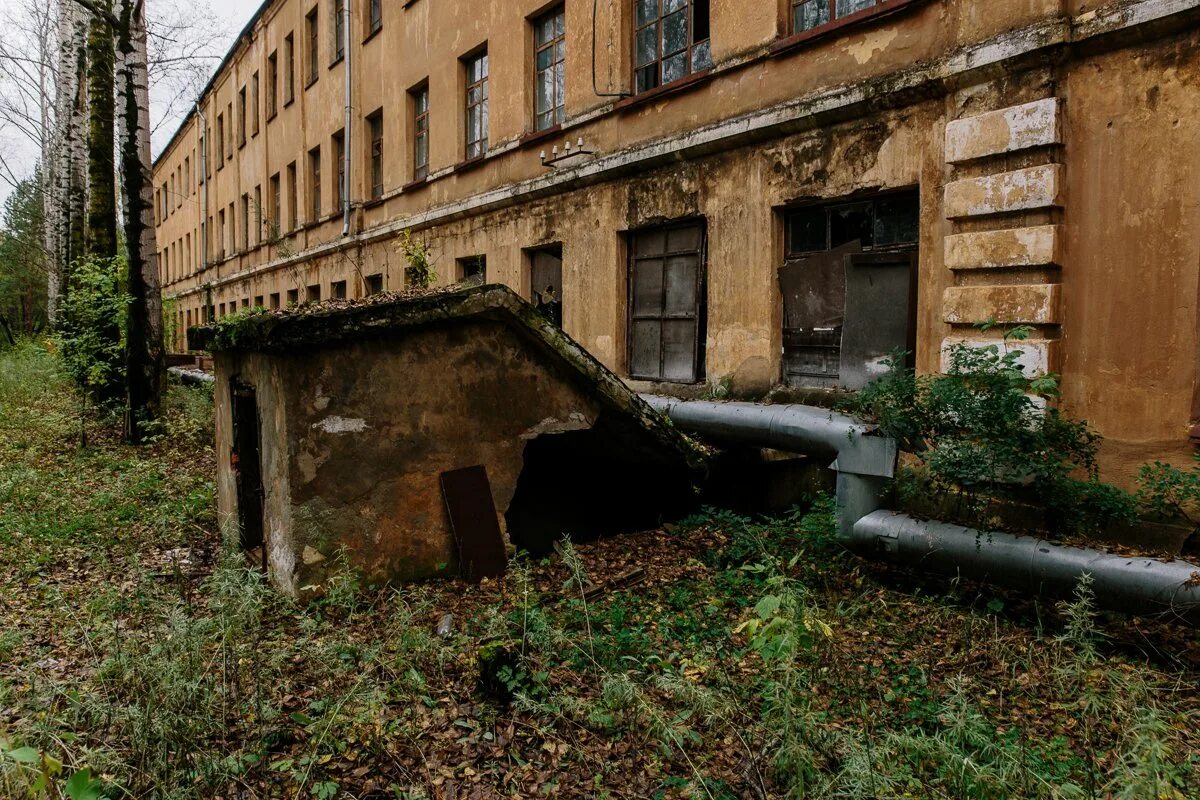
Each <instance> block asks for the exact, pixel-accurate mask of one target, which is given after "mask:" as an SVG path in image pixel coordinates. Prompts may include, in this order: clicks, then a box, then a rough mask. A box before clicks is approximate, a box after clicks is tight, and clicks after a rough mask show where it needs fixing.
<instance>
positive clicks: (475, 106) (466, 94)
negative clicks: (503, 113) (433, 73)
mask: <svg viewBox="0 0 1200 800" xmlns="http://www.w3.org/2000/svg"><path fill="white" fill-rule="evenodd" d="M462 65H463V76H464V78H465V83H464V87H463V94H462V98H463V102H464V115H463V148H464V149H463V158H464V160H466V161H474V160H475V159H477V158H483V157H484V156H485V155H487V150H488V95H489V91H490V90H489V85H488V74H489V67H488V49H487V45H486V44H485V45H484V46H483V47H481V48H478V49H476V50H475V51H473V52H472V53H471V54H470V55H467V56H464V57H463V58H462ZM476 65H479V66H480V72H481V73H482V74H481V75H480V76H479V77H478V78H476V77H475V74H476V70H475V67H476ZM473 90H477V91H478V92H479V95H478V99H477V100H476V101H474V102H472V100H471V92H472V91H473ZM476 113H477V114H478V117H477V124H476V132H477V133H479V134H480V135H479V136H478V137H476V138H475V139H472V138H471V120H472V116H473V115H474V114H476Z"/></svg>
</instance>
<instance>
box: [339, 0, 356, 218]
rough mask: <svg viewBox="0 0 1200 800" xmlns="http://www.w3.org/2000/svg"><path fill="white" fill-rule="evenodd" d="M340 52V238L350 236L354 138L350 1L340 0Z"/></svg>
mask: <svg viewBox="0 0 1200 800" xmlns="http://www.w3.org/2000/svg"><path fill="white" fill-rule="evenodd" d="M342 51H343V53H344V55H343V58H345V64H343V65H342V69H343V72H344V77H345V93H346V101H345V103H344V105H343V109H342V111H343V113H344V115H345V123H344V125H343V126H342V127H343V130H344V131H345V133H343V134H342V236H349V235H350V151H351V150H353V149H354V148H353V145H352V144H351V142H353V141H354V137H352V136H351V135H350V124H351V122H352V120H351V113H350V108H351V105H350V89H351V83H350V0H342Z"/></svg>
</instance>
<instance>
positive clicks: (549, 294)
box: [529, 244, 562, 327]
mask: <svg viewBox="0 0 1200 800" xmlns="http://www.w3.org/2000/svg"><path fill="white" fill-rule="evenodd" d="M529 301H530V302H531V303H533V305H534V307H536V308H537V310H538V311H540V312H542V314H543V315H544V316H545V317H546V318H547V319H549V320H550V321H551V322H553V323H554V324H555V325H558V326H559V327H562V245H561V244H551V245H546V246H545V247H538V248H535V249H533V250H530V251H529Z"/></svg>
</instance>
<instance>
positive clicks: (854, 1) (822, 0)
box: [792, 0, 879, 33]
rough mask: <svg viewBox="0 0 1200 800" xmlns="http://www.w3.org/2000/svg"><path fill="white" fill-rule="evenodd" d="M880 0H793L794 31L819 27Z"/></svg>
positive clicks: (870, 6) (873, 4)
mask: <svg viewBox="0 0 1200 800" xmlns="http://www.w3.org/2000/svg"><path fill="white" fill-rule="evenodd" d="M878 2H879V0H792V33H802V32H804V31H809V30H812V29H813V28H819V27H821V26H822V25H825V24H828V23H829V22H831V21H833V20H835V19H841V18H843V17H848V16H850V15H851V14H857V13H858V12H859V11H865V10H867V9H868V8H872V7H873V6H875V5H876V4H877V3H878Z"/></svg>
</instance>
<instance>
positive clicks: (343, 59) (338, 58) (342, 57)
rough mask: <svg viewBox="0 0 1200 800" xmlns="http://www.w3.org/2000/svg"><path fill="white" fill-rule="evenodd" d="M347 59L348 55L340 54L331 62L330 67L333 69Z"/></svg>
mask: <svg viewBox="0 0 1200 800" xmlns="http://www.w3.org/2000/svg"><path fill="white" fill-rule="evenodd" d="M345 60H346V57H345V56H344V55H342V56H338V57H337V58H335V59H334V60H333V61H330V62H329V68H330V69H333V68H334V67H336V66H337V65H338V64H340V63H342V62H343V61H345Z"/></svg>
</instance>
